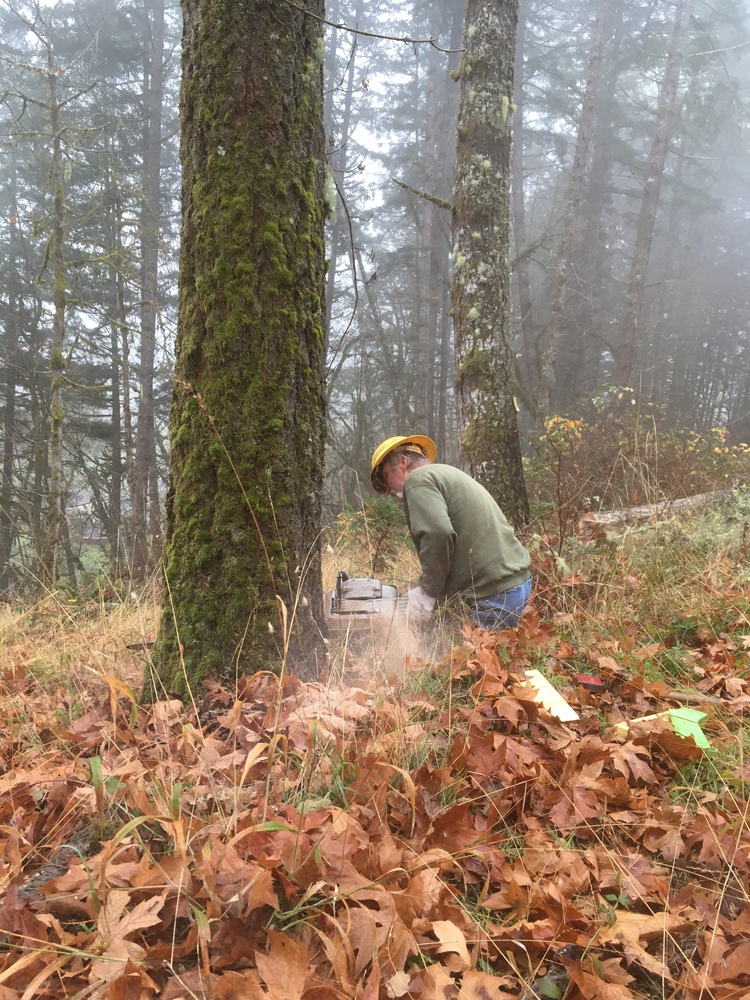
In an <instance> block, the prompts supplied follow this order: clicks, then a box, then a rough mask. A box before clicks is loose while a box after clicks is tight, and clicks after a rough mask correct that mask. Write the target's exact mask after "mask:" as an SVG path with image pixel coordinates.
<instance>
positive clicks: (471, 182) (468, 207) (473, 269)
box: [452, 0, 529, 524]
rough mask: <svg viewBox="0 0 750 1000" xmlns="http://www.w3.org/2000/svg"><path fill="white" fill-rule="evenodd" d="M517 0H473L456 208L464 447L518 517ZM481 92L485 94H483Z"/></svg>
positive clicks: (477, 473)
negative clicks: (513, 271) (513, 239)
mask: <svg viewBox="0 0 750 1000" xmlns="http://www.w3.org/2000/svg"><path fill="white" fill-rule="evenodd" d="M517 21H518V0H468V2H467V5H466V31H465V32H464V57H463V61H462V63H461V70H460V73H461V108H460V111H459V117H458V145H457V159H456V189H455V190H456V193H455V200H454V208H453V233H454V250H453V287H452V300H453V322H454V325H455V333H456V393H457V397H458V409H459V423H460V427H461V450H462V455H463V460H464V462H465V464H466V466H467V468H468V471H469V472H470V473H471V474H472V475H473V476H474V477H475V478H476V479H477V480H478V481H479V482H480V483H482V485H484V486H485V487H486V488H487V489H488V490H489V492H490V493H491V494H492V495H493V496H494V497H495V499H496V500H497V501H498V503H499V504H500V506H501V507H502V508H503V510H504V512H505V513H506V515H507V516H508V517H509V519H510V520H512V521H513V522H514V523H515V524H521V523H525V522H526V521H528V519H529V502H528V497H527V495H526V485H525V482H524V477H523V467H522V464H521V447H520V441H519V436H518V424H517V419H516V401H515V396H514V371H513V368H514V365H513V352H512V348H511V330H510V268H509V265H508V245H509V235H510V191H509V189H510V120H511V101H512V97H513V55H514V48H515V32H516V24H517ZM478 95H481V96H478Z"/></svg>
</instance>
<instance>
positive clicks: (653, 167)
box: [616, 0, 693, 385]
mask: <svg viewBox="0 0 750 1000" xmlns="http://www.w3.org/2000/svg"><path fill="white" fill-rule="evenodd" d="M692 7H693V0H679V2H678V5H677V9H676V11H675V19H674V31H673V33H672V42H671V45H670V49H669V56H668V58H667V67H666V70H665V72H664V77H663V79H662V82H661V87H660V88H659V103H658V106H657V109H656V132H655V134H654V139H653V142H652V144H651V152H650V154H649V158H648V168H647V171H646V179H645V181H644V185H643V198H642V200H641V211H640V214H639V216H638V230H637V232H636V237H635V246H634V248H633V260H632V264H631V269H630V280H629V282H628V287H627V291H626V294H625V311H624V313H623V317H622V324H621V326H620V347H619V353H618V357H617V370H616V379H617V381H618V383H619V384H620V385H626V384H629V383H630V382H631V380H632V378H633V373H634V370H635V366H636V359H637V353H638V342H639V339H640V336H641V316H642V312H643V301H644V293H645V289H646V272H647V270H648V264H649V258H650V256H651V243H652V241H653V238H654V227H655V225H656V212H657V209H658V207H659V195H660V193H661V181H662V177H663V175H664V167H665V165H666V162H667V153H668V151H669V141H670V139H671V137H672V131H673V128H674V123H675V119H676V117H677V111H678V107H677V89H678V85H679V82H680V71H681V69H682V62H683V55H684V49H685V42H686V40H687V35H688V28H689V24H690V14H691V11H692Z"/></svg>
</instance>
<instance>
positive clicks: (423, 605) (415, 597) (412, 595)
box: [409, 587, 437, 622]
mask: <svg viewBox="0 0 750 1000" xmlns="http://www.w3.org/2000/svg"><path fill="white" fill-rule="evenodd" d="M436 604H437V598H436V597H430V595H429V594H428V593H427V592H426V591H425V590H422V588H421V587H415V588H414V590H410V591H409V617H410V618H411V620H412V621H415V622H424V621H427V619H428V618H429V617H430V615H431V614H432V612H433V610H434V608H435V605H436Z"/></svg>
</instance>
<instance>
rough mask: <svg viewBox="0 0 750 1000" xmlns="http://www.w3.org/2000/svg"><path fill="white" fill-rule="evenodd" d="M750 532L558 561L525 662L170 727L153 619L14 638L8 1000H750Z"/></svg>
mask: <svg viewBox="0 0 750 1000" xmlns="http://www.w3.org/2000/svg"><path fill="white" fill-rule="evenodd" d="M744 525H745V521H744V520H743V517H742V515H741V514H737V513H736V512H735V515H732V514H731V513H729V514H718V513H712V514H707V515H705V516H703V517H700V518H692V519H688V520H687V521H685V522H675V521H670V522H668V523H666V524H663V525H660V526H658V527H652V528H649V529H646V530H644V531H639V532H634V533H633V534H632V535H631V536H630V537H628V538H625V539H608V538H606V537H605V536H604V535H600V536H599V537H592V538H588V539H577V540H576V539H573V540H571V542H570V543H569V544H568V547H567V549H566V551H565V553H564V555H565V559H566V562H563V561H562V559H560V558H559V557H557V556H555V555H553V554H552V552H551V550H550V549H549V546H548V545H547V544H546V542H545V541H544V540H538V541H539V546H540V553H542V554H540V553H537V554H536V555H535V581H536V597H535V601H534V606H533V608H532V609H531V610H530V611H529V613H527V615H526V617H525V619H524V621H523V623H522V625H521V627H520V628H519V629H518V630H516V631H515V632H507V633H503V634H501V635H499V636H498V635H495V634H493V633H488V632H485V631H483V630H479V629H471V628H470V627H468V626H465V627H464V628H463V632H462V634H460V635H459V636H458V637H457V640H456V641H455V642H454V643H453V644H451V643H450V642H448V643H447V646H446V650H445V655H444V656H442V657H441V658H435V659H430V658H424V657H422V658H419V657H414V656H411V657H409V658H407V661H406V663H405V666H404V670H403V672H402V675H401V676H397V674H396V673H391V674H390V675H387V674H383V673H382V672H381V673H380V674H379V676H377V677H373V678H372V680H371V681H370V682H369V683H368V681H367V680H363V678H364V677H365V676H366V674H367V670H366V669H363V668H364V667H366V664H363V662H362V659H361V656H360V658H359V661H358V658H357V656H355V655H353V653H352V652H351V650H350V651H348V652H346V653H344V652H343V651H342V650H338V652H337V654H336V655H340V657H341V659H340V661H339V667H337V668H336V669H334V668H332V669H331V671H330V676H329V677H328V678H327V679H326V678H324V679H321V681H319V682H317V683H307V684H305V683H302V682H300V681H299V680H297V679H296V678H295V677H293V676H286V677H284V678H283V679H282V680H280V679H279V677H277V676H276V675H275V674H273V673H271V672H268V673H262V674H257V675H255V676H254V677H250V678H241V679H240V681H239V683H238V684H237V685H234V684H231V685H229V684H226V685H225V684H221V683H218V682H216V683H209V684H206V685H205V686H204V688H203V690H201V691H200V692H195V701H194V703H193V704H189V705H188V704H182V703H180V702H178V701H166V702H159V703H157V704H155V705H153V706H152V707H151V708H150V709H148V710H147V709H146V708H144V707H142V706H141V705H139V704H138V699H137V691H138V686H139V684H140V675H141V670H142V667H143V663H144V661H145V659H146V658H147V655H148V653H147V648H146V647H144V645H143V644H145V643H147V642H148V641H150V640H151V639H153V636H154V630H155V624H156V605H155V602H154V600H153V599H149V598H148V597H139V596H137V595H130V596H128V597H127V598H126V599H124V600H121V601H113V602H111V603H107V601H105V600H103V599H101V598H100V599H97V600H89V601H86V600H84V599H83V598H81V599H76V600H69V599H66V598H63V597H62V596H58V597H55V596H50V597H47V598H46V599H45V600H44V601H41V602H40V603H38V604H36V605H34V606H26V607H24V608H21V607H13V608H7V609H5V610H4V611H3V612H2V615H0V643H2V668H1V669H0V673H1V677H0V683H1V687H0V699H1V705H2V718H3V732H2V733H1V734H0V751H1V753H2V769H1V770H0V879H1V880H2V883H1V885H0V889H1V891H2V895H3V900H4V902H3V906H2V909H1V910H0V934H1V935H2V936H1V938H0V941H1V942H2V954H0V1000H9V998H23V1000H30V998H31V997H55V998H58V997H67V998H73V997H75V998H80V1000H84V998H100V997H109V998H113V1000H149V998H151V997H163V998H165V1000H177V998H178V997H185V998H193V997H201V998H202V997H215V998H219V1000H245V998H248V1000H260V998H264V997H270V998H272V1000H302V998H304V1000H334V998H355V997H356V998H361V1000H375V998H379V997H380V998H386V997H389V998H392V997H414V998H421V1000H437V998H441V1000H449V998H457V1000H480V998H482V1000H485V998H502V997H511V996H512V997H527V998H531V997H533V996H536V997H547V998H552V1000H555V998H560V997H562V996H563V995H564V996H566V997H569V998H571V1000H578V998H586V1000H626V998H629V997H632V996H645V997H675V996H679V997H685V998H689V1000H699V998H716V1000H725V998H730V997H731V998H734V997H738V998H739V997H741V996H748V995H750V895H749V894H748V888H749V884H748V878H749V877H750V826H749V825H748V808H749V805H750V798H749V797H748V792H747V791H746V788H745V785H746V782H750V765H749V764H748V762H747V761H746V759H745V753H746V748H747V747H750V740H749V739H748V734H750V729H748V726H747V725H746V724H745V715H746V713H747V712H748V708H750V680H749V679H748V678H749V677H750V675H749V674H748V670H749V668H750V660H749V659H748V657H749V656H750V553H748V551H747V546H746V534H747V529H746V528H745V527H744ZM544 552H546V553H547V554H546V555H544V554H543V553H544ZM340 556H341V557H342V558H343V556H342V553H341V552H340V551H336V552H335V553H334V554H333V557H334V558H335V559H338V558H339V557H340ZM442 634H443V635H444V636H445V634H446V633H445V632H443V633H442ZM129 645H130V646H135V647H136V648H134V649H128V648H127V646H129ZM433 648H437V646H433ZM335 652H336V651H335ZM350 668H351V669H350ZM531 668H533V669H538V670H540V671H541V672H542V673H543V674H544V676H545V677H547V678H548V679H549V680H550V682H551V683H552V684H553V685H554V686H555V687H556V688H557V689H558V690H559V691H560V692H561V693H562V694H563V696H564V698H565V700H566V701H567V702H568V703H569V704H570V706H572V707H573V708H574V709H575V710H576V711H577V713H578V714H579V716H580V718H579V720H578V721H569V722H560V721H559V720H558V719H557V718H555V717H554V716H552V715H551V714H549V713H548V712H547V711H546V710H545V709H544V708H542V707H541V706H540V705H539V704H538V703H537V701H536V700H535V696H534V693H533V691H532V690H531V688H530V687H529V685H528V683H527V682H526V677H525V674H524V671H525V670H527V669H531ZM352 671H354V672H352ZM580 674H586V675H593V676H595V677H596V678H599V679H600V681H601V686H600V689H598V690H596V691H595V692H592V691H590V690H588V689H587V686H588V687H591V686H592V685H593V683H594V682H593V681H583V682H582V683H581V682H580V677H579V679H578V681H576V679H575V675H580ZM353 676H355V677H356V678H357V681H356V683H353V682H352V677H353ZM675 692H676V694H675ZM686 702H687V703H689V704H690V705H691V707H694V708H698V709H700V710H701V711H703V712H705V713H706V717H705V719H704V720H703V722H702V729H703V732H704V733H705V735H706V737H707V739H708V742H709V744H710V747H709V748H708V749H702V748H701V747H699V746H697V745H696V742H695V741H694V739H693V738H692V737H690V736H687V737H686V736H681V735H679V734H678V733H677V732H676V731H675V729H674V726H673V724H672V720H671V718H670V717H669V716H663V715H661V713H664V712H667V711H668V710H670V709H675V708H680V707H682V708H684V707H685V704H686ZM652 714H657V715H658V716H659V717H658V718H656V719H652V720H649V721H646V722H635V723H630V724H628V723H629V721H630V720H633V719H638V718H640V717H643V716H648V715H652ZM623 723H624V725H623Z"/></svg>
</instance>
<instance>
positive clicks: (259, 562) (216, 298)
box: [154, 0, 325, 692]
mask: <svg viewBox="0 0 750 1000" xmlns="http://www.w3.org/2000/svg"><path fill="white" fill-rule="evenodd" d="M303 6H304V7H305V8H306V9H307V10H308V11H309V12H310V13H311V14H313V15H316V16H315V17H308V16H307V15H306V13H305V12H304V11H302V10H299V9H297V8H296V7H292V6H290V5H287V4H279V3H277V2H275V0H227V2H225V3H223V4H221V5H217V4H214V3H212V2H211V0H186V2H185V7H184V11H185V36H184V42H183V46H184V47H183V83H182V97H181V121H182V143H181V149H182V161H183V196H182V206H183V229H182V247H181V255H180V303H179V321H178V336H177V366H176V383H175V389H174V391H173V396H172V411H171V415H170V440H171V446H172V451H171V472H172V483H171V487H170V494H169V497H168V504H167V548H166V552H165V558H166V569H165V572H166V587H165V590H164V601H163V606H162V616H161V625H160V630H159V638H158V640H157V644H156V647H155V651H154V663H155V667H156V671H157V674H158V681H157V682H156V687H157V690H159V691H162V690H164V689H167V690H173V691H177V692H184V691H185V690H186V688H188V687H190V688H192V690H194V691H195V690H196V686H197V685H198V684H199V682H200V681H201V679H202V678H204V677H206V676H209V675H223V676H229V677H234V676H235V675H236V672H238V671H241V670H250V671H254V670H261V669H274V668H276V669H278V668H279V667H281V665H282V663H290V664H292V665H304V666H308V665H309V664H312V665H314V664H315V663H316V662H319V659H320V657H321V656H322V653H323V648H324V647H323V644H322V636H321V627H322V612H323V601H322V585H321V577H320V521H321V497H322V482H323V451H324V448H323V446H324V438H325V396H324V331H323V323H324V301H325V280H324V254H325V246H324V240H323V213H324V200H323V199H324V192H323V186H324V139H325V136H324V131H323V126H322V104H323V73H322V66H323V48H324V46H323V38H322V30H321V23H320V21H319V20H318V18H319V17H321V16H322V14H323V2H322V0H306V2H304V3H303ZM282 603H283V608H282Z"/></svg>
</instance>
